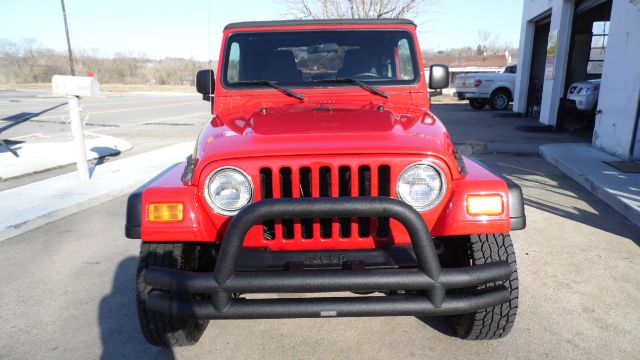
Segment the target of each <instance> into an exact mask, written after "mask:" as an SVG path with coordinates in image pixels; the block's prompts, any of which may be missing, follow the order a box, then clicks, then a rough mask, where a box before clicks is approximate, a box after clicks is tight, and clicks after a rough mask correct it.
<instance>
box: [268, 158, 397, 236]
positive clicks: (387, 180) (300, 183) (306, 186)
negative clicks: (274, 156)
mask: <svg viewBox="0 0 640 360" xmlns="http://www.w3.org/2000/svg"><path fill="white" fill-rule="evenodd" d="M336 170H337V172H338V173H337V184H334V181H333V180H334V179H335V178H334V177H335V174H333V171H336ZM293 171H297V174H294V173H293ZM354 171H357V184H353V183H352V179H353V177H354V175H353V172H354ZM274 172H275V171H274V170H272V169H271V168H263V169H261V170H260V187H261V189H260V192H261V195H262V198H263V199H272V198H279V197H281V198H291V197H294V193H295V194H296V195H295V196H298V194H299V196H300V197H332V196H341V197H345V196H346V197H349V196H353V195H356V196H371V195H372V190H373V189H372V183H374V181H373V177H375V178H377V180H378V181H377V183H378V188H377V189H376V190H377V195H378V196H390V195H391V169H390V167H389V166H388V165H381V166H379V167H378V168H377V169H376V168H373V169H372V167H371V166H368V165H363V166H359V167H350V166H340V167H339V168H337V169H334V168H331V167H329V166H321V167H319V168H311V167H301V168H299V169H297V170H293V169H292V168H290V167H282V168H280V169H279V170H278V171H277V172H276V173H277V174H279V176H280V189H278V190H279V191H276V189H274V183H273V173H274ZM294 175H297V176H294ZM316 176H317V178H316V179H314V177H316ZM314 181H316V183H315V184H316V187H317V189H318V193H313V188H314ZM296 182H297V183H296ZM353 185H356V186H357V188H356V189H353V188H352V186H353ZM297 188H299V192H298V191H297V190H296V191H293V190H294V189H297ZM280 221H281V224H282V238H284V239H293V238H295V236H296V234H295V227H294V223H295V219H280ZM314 221H317V224H318V225H319V236H320V238H323V239H330V238H332V237H334V236H336V235H337V236H338V237H340V238H350V237H351V236H352V226H351V224H352V221H353V220H352V219H351V218H339V219H330V218H321V219H299V222H300V232H301V233H300V234H299V236H301V237H302V238H303V239H312V238H313V237H314ZM334 221H337V223H338V234H334V232H333V222H334ZM355 221H357V223H358V236H359V237H363V238H366V237H370V236H374V237H380V238H385V237H388V236H389V235H390V226H389V218H382V217H381V218H377V219H376V218H373V219H372V218H367V217H361V218H357V219H356V220H355ZM318 225H316V226H318ZM263 230H264V237H265V239H268V240H273V239H274V238H275V237H276V236H275V235H276V233H275V232H276V230H275V221H273V220H270V221H265V222H263Z"/></svg>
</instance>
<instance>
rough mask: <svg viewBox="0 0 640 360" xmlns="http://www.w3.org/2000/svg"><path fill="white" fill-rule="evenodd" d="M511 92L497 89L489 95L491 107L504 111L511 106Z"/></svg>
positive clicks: (494, 109)
mask: <svg viewBox="0 0 640 360" xmlns="http://www.w3.org/2000/svg"><path fill="white" fill-rule="evenodd" d="M510 97H511V96H510V94H509V92H508V91H506V90H496V91H494V92H492V93H491V96H490V97H489V107H490V108H491V110H493V111H503V110H507V109H508V108H509V101H510Z"/></svg>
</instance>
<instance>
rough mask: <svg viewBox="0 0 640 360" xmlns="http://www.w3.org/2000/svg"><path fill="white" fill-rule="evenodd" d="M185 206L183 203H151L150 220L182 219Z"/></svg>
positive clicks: (171, 220)
mask: <svg viewBox="0 0 640 360" xmlns="http://www.w3.org/2000/svg"><path fill="white" fill-rule="evenodd" d="M182 212H183V206H182V204H181V203H156V204H149V208H148V211H147V215H148V216H147V218H148V219H149V221H150V222H177V221H182Z"/></svg>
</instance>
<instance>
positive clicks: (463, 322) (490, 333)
mask: <svg viewBox="0 0 640 360" xmlns="http://www.w3.org/2000/svg"><path fill="white" fill-rule="evenodd" d="M466 250H467V254H466V257H467V261H468V264H469V265H478V264H486V263H490V262H495V261H507V262H508V263H509V264H510V265H511V268H512V272H511V276H510V277H509V279H508V280H505V281H498V282H494V283H489V284H486V285H481V286H478V287H477V288H475V289H468V290H467V291H468V292H482V290H483V289H485V288H488V287H492V286H497V285H504V286H506V287H507V289H508V290H509V293H510V301H508V302H506V303H504V304H501V305H497V306H494V307H490V308H486V309H483V310H479V311H476V312H473V313H470V314H464V315H456V316H450V317H449V318H448V319H449V321H450V323H451V325H452V327H453V330H454V331H455V333H456V335H457V336H458V337H460V338H461V339H467V340H491V339H499V338H502V337H504V336H506V335H507V334H509V331H511V328H512V327H513V324H514V322H515V320H516V313H517V312H518V270H517V264H516V254H515V251H514V249H513V244H512V243H511V237H510V236H509V234H489V235H471V236H469V237H468V240H467V241H466Z"/></svg>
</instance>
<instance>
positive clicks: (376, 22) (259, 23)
mask: <svg viewBox="0 0 640 360" xmlns="http://www.w3.org/2000/svg"><path fill="white" fill-rule="evenodd" d="M300 25H303V26H304V25H412V26H416V23H414V22H413V20H409V19H321V20H274V21H243V22H236V23H231V24H229V25H227V26H225V28H224V29H225V30H227V29H240V28H250V27H272V26H300Z"/></svg>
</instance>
